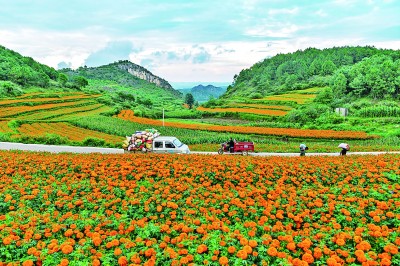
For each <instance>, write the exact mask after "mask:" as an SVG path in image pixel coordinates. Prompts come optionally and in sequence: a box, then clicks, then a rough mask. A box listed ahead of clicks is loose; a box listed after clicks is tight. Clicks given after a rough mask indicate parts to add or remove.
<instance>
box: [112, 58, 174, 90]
mask: <svg viewBox="0 0 400 266" xmlns="http://www.w3.org/2000/svg"><path fill="white" fill-rule="evenodd" d="M118 67H119V68H121V69H122V70H125V71H127V72H129V73H130V74H131V75H133V76H135V77H137V78H140V79H143V80H146V81H148V82H150V83H154V84H156V85H157V86H158V87H161V88H165V89H167V90H174V89H173V88H172V86H171V84H169V83H168V81H166V80H165V79H162V78H160V77H158V76H156V75H153V73H151V72H150V71H148V70H147V69H145V68H144V67H142V66H139V65H136V64H134V63H132V62H130V61H120V62H118Z"/></svg>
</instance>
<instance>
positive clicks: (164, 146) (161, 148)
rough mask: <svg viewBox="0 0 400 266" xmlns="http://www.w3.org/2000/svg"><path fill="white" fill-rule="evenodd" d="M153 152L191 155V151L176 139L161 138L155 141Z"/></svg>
mask: <svg viewBox="0 0 400 266" xmlns="http://www.w3.org/2000/svg"><path fill="white" fill-rule="evenodd" d="M153 152H154V153H183V154H189V153H190V150H189V147H188V146H187V145H186V144H183V143H182V142H181V141H180V140H179V139H177V138H176V137H168V136H159V137H157V138H155V139H154V140H153Z"/></svg>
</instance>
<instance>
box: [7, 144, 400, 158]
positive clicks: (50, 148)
mask: <svg viewBox="0 0 400 266" xmlns="http://www.w3.org/2000/svg"><path fill="white" fill-rule="evenodd" d="M0 150H23V151H44V152H53V153H61V152H70V153H104V154H107V153H111V154H116V153H124V150H123V149H112V148H97V147H80V146H59V145H44V144H23V143H14V142H0ZM192 153H194V154H212V155H215V154H217V152H201V151H199V152H196V151H193V152H192ZM385 153H400V151H399V152H385V151H379V152H348V153H347V155H356V154H359V155H366V154H372V155H378V154H385ZM225 154H226V155H229V156H231V155H233V154H229V153H225ZM249 156H299V153H268V152H259V153H249ZM306 156H339V151H338V152H335V153H312V152H309V153H307V154H306Z"/></svg>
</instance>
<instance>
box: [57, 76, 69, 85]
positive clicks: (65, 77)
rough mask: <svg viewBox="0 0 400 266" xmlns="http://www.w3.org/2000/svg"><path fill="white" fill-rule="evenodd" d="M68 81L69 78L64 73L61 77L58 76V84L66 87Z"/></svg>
mask: <svg viewBox="0 0 400 266" xmlns="http://www.w3.org/2000/svg"><path fill="white" fill-rule="evenodd" d="M67 81H68V76H67V75H65V74H64V73H60V75H59V76H58V82H60V85H61V86H62V87H64V86H65V84H67Z"/></svg>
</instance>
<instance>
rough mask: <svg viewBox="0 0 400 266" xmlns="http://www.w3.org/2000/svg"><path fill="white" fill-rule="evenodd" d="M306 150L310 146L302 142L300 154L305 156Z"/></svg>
mask: <svg viewBox="0 0 400 266" xmlns="http://www.w3.org/2000/svg"><path fill="white" fill-rule="evenodd" d="M306 150H308V147H307V146H306V144H303V143H302V144H300V156H305V155H306Z"/></svg>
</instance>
